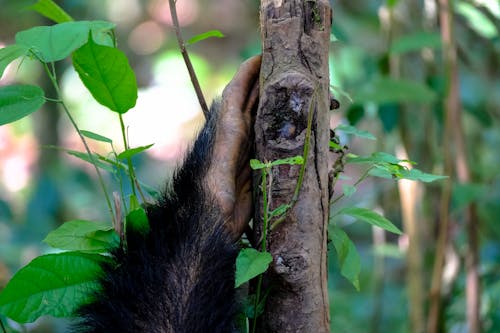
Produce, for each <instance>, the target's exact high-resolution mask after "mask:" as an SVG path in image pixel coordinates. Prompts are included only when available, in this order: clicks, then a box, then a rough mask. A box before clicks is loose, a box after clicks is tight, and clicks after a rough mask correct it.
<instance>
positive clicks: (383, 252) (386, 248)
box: [374, 244, 405, 259]
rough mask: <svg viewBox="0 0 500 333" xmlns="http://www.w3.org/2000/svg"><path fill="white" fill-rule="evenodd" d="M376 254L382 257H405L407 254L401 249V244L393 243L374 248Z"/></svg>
mask: <svg viewBox="0 0 500 333" xmlns="http://www.w3.org/2000/svg"><path fill="white" fill-rule="evenodd" d="M374 252H375V255H377V256H380V257H387V258H394V259H403V258H404V257H405V254H404V253H403V252H402V251H401V249H400V248H399V246H397V245H393V244H381V245H377V246H375V248H374Z"/></svg>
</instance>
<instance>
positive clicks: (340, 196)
mask: <svg viewBox="0 0 500 333" xmlns="http://www.w3.org/2000/svg"><path fill="white" fill-rule="evenodd" d="M373 168H374V167H373V166H371V167H369V168H368V169H366V171H365V172H364V173H363V174H362V175H361V177H359V179H358V180H357V181H356V182H355V183H354V185H353V187H356V186H358V185H359V184H360V183H361V182H362V181H363V180H365V179H366V177H368V174H369V172H370V171H371V169H373ZM343 197H345V194H344V193H342V194H341V195H339V196H338V197H336V198H335V199H333V200H332V201H330V206H332V205H334V204H335V203H337V202H338V201H339V200H340V199H342V198H343Z"/></svg>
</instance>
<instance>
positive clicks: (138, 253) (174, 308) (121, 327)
mask: <svg viewBox="0 0 500 333" xmlns="http://www.w3.org/2000/svg"><path fill="white" fill-rule="evenodd" d="M217 109H218V107H214V106H212V110H211V112H210V117H209V119H208V120H207V123H206V125H205V126H204V128H203V129H202V131H201V132H200V134H199V136H198V139H197V140H196V142H195V144H194V146H193V149H192V151H191V152H190V153H189V154H188V156H187V158H186V161H185V163H184V165H183V166H182V168H181V169H180V170H179V171H178V172H177V173H176V176H175V177H174V179H173V181H172V188H171V190H170V191H168V193H166V194H165V195H164V197H163V199H162V200H161V201H160V202H159V203H158V204H157V205H155V206H152V207H151V208H149V209H148V216H149V221H150V233H149V234H148V235H147V236H141V235H139V234H137V235H135V234H132V235H130V234H129V235H127V242H128V248H127V251H126V253H125V252H124V251H123V250H122V249H120V248H116V249H114V250H113V251H112V258H113V261H112V263H109V264H104V265H103V272H104V274H103V276H102V279H101V286H102V291H101V292H100V293H99V294H97V295H96V296H95V297H94V301H93V302H92V303H91V304H88V305H86V306H83V307H82V308H81V309H80V311H79V313H78V315H79V317H80V318H81V320H80V321H79V322H78V324H77V325H76V327H75V330H74V332H89V333H90V332H93V333H97V332H103V333H104V332H106V333H113V332H116V333H118V332H119V333H127V332H134V333H137V332H152V333H153V332H158V333H159V332H162V333H166V332H169V333H170V332H171V333H184V332H185V333H197V332H200V333H201V332H204V333H216V332H221V333H222V332H232V331H233V322H234V316H235V312H236V309H235V290H234V264H235V260H236V256H237V252H238V249H237V246H236V245H235V243H234V241H233V240H232V239H231V237H230V235H229V234H228V232H227V231H226V229H225V228H224V227H223V220H222V216H221V213H220V211H219V209H218V208H217V205H216V203H215V200H214V198H212V197H211V196H210V195H209V194H208V192H207V191H206V190H205V185H204V181H203V179H204V176H205V174H206V172H207V169H208V167H209V163H210V161H211V154H212V146H213V143H214V138H215V131H216V123H217Z"/></svg>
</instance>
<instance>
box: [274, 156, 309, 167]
mask: <svg viewBox="0 0 500 333" xmlns="http://www.w3.org/2000/svg"><path fill="white" fill-rule="evenodd" d="M283 164H289V165H296V164H298V165H302V164H304V158H303V157H302V156H300V155H299V156H293V157H287V158H283V159H279V160H275V161H272V162H271V166H277V165H283Z"/></svg>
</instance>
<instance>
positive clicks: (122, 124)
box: [119, 113, 137, 197]
mask: <svg viewBox="0 0 500 333" xmlns="http://www.w3.org/2000/svg"><path fill="white" fill-rule="evenodd" d="M119 118H120V127H121V130H122V137H123V146H124V149H125V150H127V149H129V146H128V142H127V134H126V131H125V122H124V121H123V116H122V114H121V113H120V114H119ZM127 164H128V176H129V177H130V186H131V187H132V193H133V194H134V196H135V197H137V193H136V191H135V181H134V179H135V172H134V165H133V164H132V158H130V157H127Z"/></svg>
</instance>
